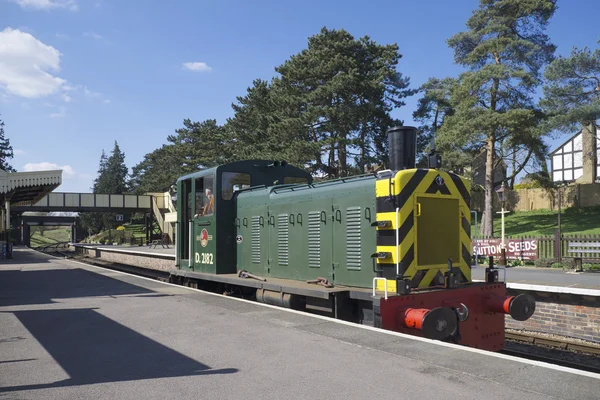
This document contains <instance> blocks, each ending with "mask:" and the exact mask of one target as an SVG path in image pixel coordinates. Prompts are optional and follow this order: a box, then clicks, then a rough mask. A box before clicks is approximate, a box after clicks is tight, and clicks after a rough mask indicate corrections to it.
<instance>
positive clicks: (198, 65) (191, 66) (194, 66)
mask: <svg viewBox="0 0 600 400" xmlns="http://www.w3.org/2000/svg"><path fill="white" fill-rule="evenodd" d="M183 68H185V69H188V70H190V71H196V72H208V71H211V70H212V68H211V67H209V66H208V65H207V64H206V63H204V62H198V61H196V62H186V63H183Z"/></svg>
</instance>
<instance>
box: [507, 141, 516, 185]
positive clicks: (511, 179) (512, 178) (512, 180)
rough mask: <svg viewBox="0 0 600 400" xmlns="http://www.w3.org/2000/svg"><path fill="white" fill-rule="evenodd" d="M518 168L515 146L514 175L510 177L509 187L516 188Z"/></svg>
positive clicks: (513, 155)
mask: <svg viewBox="0 0 600 400" xmlns="http://www.w3.org/2000/svg"><path fill="white" fill-rule="evenodd" d="M516 170H517V147H516V146H515V147H514V148H513V154H512V177H511V178H510V183H509V188H510V189H511V190H513V189H514V188H515V179H516V178H517V174H516V173H515V171H516Z"/></svg>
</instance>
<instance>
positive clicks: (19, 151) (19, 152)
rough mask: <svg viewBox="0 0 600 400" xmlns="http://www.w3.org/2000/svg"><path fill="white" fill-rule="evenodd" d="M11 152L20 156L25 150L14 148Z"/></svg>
mask: <svg viewBox="0 0 600 400" xmlns="http://www.w3.org/2000/svg"><path fill="white" fill-rule="evenodd" d="M13 153H14V155H15V156H22V155H23V154H25V150H21V149H14V150H13Z"/></svg>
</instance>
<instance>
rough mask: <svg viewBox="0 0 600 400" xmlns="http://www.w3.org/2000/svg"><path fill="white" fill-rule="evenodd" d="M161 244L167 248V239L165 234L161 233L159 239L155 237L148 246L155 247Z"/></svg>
mask: <svg viewBox="0 0 600 400" xmlns="http://www.w3.org/2000/svg"><path fill="white" fill-rule="evenodd" d="M158 245H161V246H162V247H163V249H164V248H167V249H168V248H169V241H168V240H167V237H166V235H165V234H162V235H161V237H160V239H155V240H153V241H152V242H151V243H150V248H151V249H152V248H156V246H158Z"/></svg>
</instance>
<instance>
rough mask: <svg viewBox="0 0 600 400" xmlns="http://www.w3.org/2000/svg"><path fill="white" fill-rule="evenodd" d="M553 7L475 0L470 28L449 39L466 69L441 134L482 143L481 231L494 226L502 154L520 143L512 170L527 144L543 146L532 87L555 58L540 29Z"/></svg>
mask: <svg viewBox="0 0 600 400" xmlns="http://www.w3.org/2000/svg"><path fill="white" fill-rule="evenodd" d="M555 10H556V1H555V0H480V2H479V8H478V9H477V10H475V11H474V12H473V15H472V16H471V17H470V18H469V19H468V21H467V28H468V30H467V31H465V32H461V33H458V34H456V35H454V36H453V37H451V38H450V39H449V40H448V44H449V46H450V47H451V48H452V49H453V50H454V59H455V62H456V63H458V64H460V65H462V66H464V67H466V68H468V71H467V72H465V73H463V74H462V75H461V76H460V78H459V81H460V84H459V85H458V86H457V87H456V89H455V90H454V91H453V95H452V97H453V99H452V100H453V103H454V106H455V113H454V115H452V116H450V117H448V118H447V119H446V121H445V123H444V126H443V127H442V129H441V132H440V133H441V135H440V139H443V141H445V142H446V143H456V144H458V145H460V146H463V145H467V144H471V145H473V144H480V145H481V148H483V149H485V154H486V162H485V207H484V213H483V221H482V233H483V234H484V235H490V236H491V235H492V233H493V232H492V227H493V210H492V200H493V196H495V195H496V194H495V193H494V188H495V185H497V184H498V183H499V182H497V181H496V179H495V171H496V170H497V168H498V167H499V165H500V163H501V162H502V161H503V160H502V159H503V158H507V159H511V158H512V156H511V152H512V154H516V152H517V149H524V150H525V153H523V154H521V155H520V158H521V159H520V166H519V167H518V168H517V170H515V171H513V174H516V173H517V172H519V171H520V169H522V168H523V167H524V166H525V165H526V163H527V162H528V161H529V158H530V157H531V156H532V153H534V151H531V150H529V149H527V146H531V145H534V148H535V149H540V148H543V141H542V140H541V135H542V133H543V132H542V131H541V130H540V128H539V126H540V121H541V119H542V118H543V115H542V114H541V113H540V112H539V110H536V108H535V105H534V102H533V99H532V95H533V93H534V91H535V90H536V88H537V87H538V85H539V84H540V69H541V68H542V67H543V66H544V65H546V64H547V63H549V62H551V61H552V59H553V55H554V51H555V46H554V45H552V44H551V43H550V41H549V38H548V36H547V35H546V34H545V33H544V31H545V29H546V26H547V24H548V21H549V20H550V18H551V17H552V16H553V15H554V12H555ZM507 149H508V150H509V152H508V153H505V154H502V153H503V152H504V151H505V150H507ZM511 149H515V150H511ZM535 152H537V153H539V152H538V151H537V150H536V151H535ZM497 154H498V155H499V157H497V156H496V155H497Z"/></svg>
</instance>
